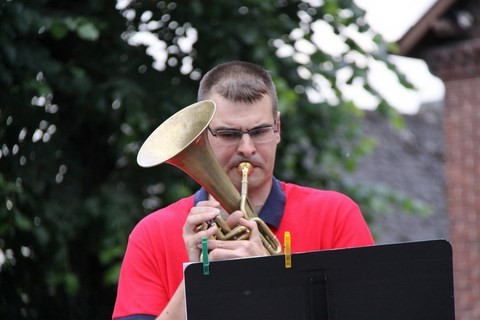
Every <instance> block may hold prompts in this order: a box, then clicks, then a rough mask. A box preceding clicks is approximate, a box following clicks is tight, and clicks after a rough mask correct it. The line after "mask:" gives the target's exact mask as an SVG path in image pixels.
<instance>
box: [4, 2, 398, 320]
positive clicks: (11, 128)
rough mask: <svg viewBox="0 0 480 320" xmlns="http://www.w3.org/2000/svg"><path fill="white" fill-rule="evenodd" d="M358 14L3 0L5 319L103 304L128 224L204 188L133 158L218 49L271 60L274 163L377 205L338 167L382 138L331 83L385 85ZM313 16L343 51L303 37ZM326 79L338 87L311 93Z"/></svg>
mask: <svg viewBox="0 0 480 320" xmlns="http://www.w3.org/2000/svg"><path fill="white" fill-rule="evenodd" d="M363 14H364V13H363V12H362V11H361V10H360V9H358V8H356V7H355V6H354V5H353V3H352V1H351V0H324V1H323V2H322V5H320V6H314V5H313V4H312V5H311V4H309V3H308V2H302V1H294V0H291V1H287V0H276V1H256V0H255V1H254V0H244V1H240V0H232V1H215V2H210V1H208V2H207V1H200V0H192V1H185V2H172V1H160V0H156V1H152V0H143V1H140V0H139V1H131V0H119V1H117V2H115V1H100V0H95V1H93V0H92V1H74V0H61V1H60V0H35V1H26V0H7V1H3V2H2V3H1V4H0V86H1V88H2V89H1V90H0V101H1V102H0V103H1V104H0V199H1V200H2V203H1V206H0V288H1V289H0V318H2V319H21V318H28V319H44V318H45V319H46V318H53V317H55V318H56V317H63V318H68V319H87V318H88V319H94V318H98V319H102V318H103V319H105V318H108V317H109V316H110V313H111V310H112V307H113V302H114V297H115V289H116V281H117V276H118V270H119V266H120V263H121V259H122V256H123V253H124V249H125V246H126V241H127V236H128V234H129V232H130V230H131V229H132V227H133V226H134V225H135V223H136V222H137V221H138V220H139V219H141V218H142V217H143V216H144V215H145V214H147V213H148V212H150V211H152V210H154V209H156V208H158V207H161V206H164V205H166V204H168V203H170V202H172V201H174V200H176V199H178V198H179V197H182V196H184V195H187V194H190V193H191V192H192V191H193V190H195V189H196V188H197V186H196V185H195V183H193V181H192V180H191V179H190V178H188V177H186V176H185V174H183V173H182V172H180V171H179V170H178V169H176V168H170V167H169V166H162V167H159V168H155V169H148V170H146V169H142V168H139V167H138V165H137V164H136V160H135V158H136V153H137V151H138V149H139V147H140V145H141V143H142V141H143V140H144V139H145V138H146V137H147V136H148V134H149V133H150V132H151V131H153V129H154V128H155V127H156V126H158V125H159V124H160V123H161V122H162V121H163V120H164V119H166V118H167V117H168V116H169V115H171V114H173V113H174V112H175V111H177V110H178V109H179V108H181V107H183V106H187V105H189V104H191V103H193V102H194V101H196V89H197V86H198V80H199V79H200V77H201V76H202V74H203V73H204V72H205V71H206V70H208V69H210V68H211V67H212V66H214V65H216V64H218V63H219V62H222V61H226V60H231V59H243V60H248V61H251V62H254V63H258V64H260V65H263V66H265V67H266V68H268V69H269V70H271V72H272V76H273V78H274V81H275V83H276V85H277V87H278V94H279V99H280V110H281V112H282V114H283V116H282V125H283V128H284V130H283V131H282V134H283V136H282V139H283V144H282V147H281V148H280V150H279V151H278V152H279V157H278V159H279V161H278V165H277V168H276V169H277V172H276V175H277V176H278V177H280V178H282V179H286V180H290V179H291V180H295V181H297V182H301V183H305V184H309V185H312V186H317V187H326V188H336V189H339V190H344V191H345V190H346V191H347V192H348V193H349V194H351V196H352V197H354V198H356V199H357V200H359V201H360V202H361V204H364V205H365V207H364V211H365V212H366V213H368V214H372V212H370V211H369V208H371V207H368V206H367V205H368V204H369V201H370V200H371V199H372V194H371V193H368V192H367V193H362V194H361V193H359V192H358V191H356V189H355V188H353V187H351V186H348V185H347V184H345V182H344V181H343V180H342V176H341V172H343V171H344V170H354V169H355V164H356V161H357V159H358V157H359V156H361V155H363V154H365V153H366V152H368V151H369V150H370V149H371V148H372V147H373V143H372V141H370V140H368V139H365V137H363V136H362V135H361V134H360V122H359V121H358V120H359V118H361V117H362V112H361V111H359V110H358V109H356V108H355V106H354V104H353V103H352V102H350V101H348V100H346V99H345V98H343V97H342V95H341V91H340V89H339V84H338V82H337V81H336V72H337V71H338V70H340V69H343V70H347V71H348V72H349V73H350V76H349V77H350V79H348V80H347V82H353V81H361V82H363V83H364V86H365V88H366V90H369V91H370V92H372V94H374V95H376V93H375V92H374V90H373V89H372V88H371V87H370V86H369V85H368V80H367V77H366V75H367V71H368V67H367V66H366V65H362V64H361V63H359V62H358V60H356V59H353V58H352V57H354V56H358V57H363V59H376V60H380V61H386V53H387V49H388V47H387V44H386V43H384V42H383V41H382V39H381V38H380V37H378V36H376V35H370V30H369V28H368V25H367V24H366V23H365V22H364V20H363ZM319 19H321V20H322V21H325V22H327V25H328V26H329V28H330V30H331V31H332V32H333V33H335V34H337V35H339V36H340V37H342V38H343V40H344V44H345V45H346V49H345V50H344V51H343V52H341V53H340V54H338V55H335V56H334V55H332V54H329V53H327V52H326V51H325V50H315V51H312V52H310V53H309V52H302V50H303V49H301V48H300V49H297V48H298V45H300V44H301V43H303V44H304V46H305V47H306V48H311V47H312V46H313V47H315V45H314V44H313V42H312V41H313V40H314V39H315V37H318V35H316V34H315V33H314V32H313V28H314V25H315V24H314V22H316V21H318V20H319ZM352 32H353V33H356V34H360V35H363V36H365V35H367V37H368V38H370V39H371V44H374V45H375V50H373V51H368V50H365V49H363V48H362V45H360V44H359V42H358V41H357V40H355V39H354V38H353V37H350V36H349V34H351V33H352ZM320 37H322V35H320ZM147 44H149V46H148V49H146V47H147ZM285 52H287V53H285ZM279 55H280V56H279ZM386 63H387V64H388V61H386ZM319 77H320V78H321V81H320V82H317V81H316V79H317V78H319ZM400 80H401V81H403V79H400ZM321 83H323V84H324V86H323V87H322V88H324V89H322V90H323V91H325V90H326V89H325V88H329V90H330V91H331V92H332V93H333V97H332V99H330V100H323V101H317V102H312V101H310V100H309V99H308V96H307V93H311V92H315V91H318V90H319V87H320V84H321ZM325 84H326V87H325ZM322 93H323V92H322ZM379 98H380V99H379V105H380V111H383V112H384V113H385V114H387V115H388V116H389V117H391V118H392V119H395V117H396V114H395V113H394V112H392V109H391V108H389V107H388V106H387V105H386V103H385V101H384V100H382V99H381V97H379Z"/></svg>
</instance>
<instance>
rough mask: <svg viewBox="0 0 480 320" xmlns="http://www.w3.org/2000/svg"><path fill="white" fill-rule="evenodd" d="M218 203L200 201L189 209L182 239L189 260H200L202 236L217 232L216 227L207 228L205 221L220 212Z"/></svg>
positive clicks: (209, 235) (208, 236)
mask: <svg viewBox="0 0 480 320" xmlns="http://www.w3.org/2000/svg"><path fill="white" fill-rule="evenodd" d="M219 208H220V204H219V203H218V202H217V201H213V200H207V201H200V202H199V203H198V204H197V205H196V206H195V207H193V208H192V209H191V210H190V213H189V214H188V217H187V220H186V221H185V225H184V226H183V241H184V242H185V247H186V249H187V253H188V259H189V260H190V261H191V262H199V261H200V253H201V251H202V238H203V237H207V238H210V237H211V236H213V235H214V234H215V232H217V230H218V228H217V227H211V228H208V229H207V222H208V221H211V220H213V219H214V218H215V217H216V216H217V215H219V214H220V209H219Z"/></svg>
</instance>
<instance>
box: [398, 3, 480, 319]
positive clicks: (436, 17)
mask: <svg viewBox="0 0 480 320" xmlns="http://www.w3.org/2000/svg"><path fill="white" fill-rule="evenodd" d="M399 45H400V48H401V51H402V54H403V55H407V56H412V57H417V58H421V59H423V60H425V61H426V62H427V64H428V65H429V67H430V69H431V71H432V73H433V74H435V75H437V76H438V77H440V78H441V79H442V80H443V81H444V83H445V90H446V91H445V109H444V113H443V128H444V139H445V178H446V180H445V185H446V199H447V213H448V221H449V223H448V225H449V236H448V238H449V240H450V242H451V244H452V246H453V266H454V286H455V309H456V319H457V320H471V319H480V1H478V0H458V1H452V0H438V1H437V2H436V4H435V5H433V6H432V8H431V10H430V11H429V12H428V13H427V14H425V16H424V17H423V18H422V19H421V21H419V22H418V23H417V25H416V26H414V27H413V28H411V30H410V31H409V32H408V33H407V34H406V35H405V36H404V38H403V39H402V40H400V41H399Z"/></svg>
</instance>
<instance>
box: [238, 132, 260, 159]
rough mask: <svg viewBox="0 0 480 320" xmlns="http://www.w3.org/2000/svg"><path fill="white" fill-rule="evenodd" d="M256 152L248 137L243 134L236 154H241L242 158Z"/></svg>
mask: <svg viewBox="0 0 480 320" xmlns="http://www.w3.org/2000/svg"><path fill="white" fill-rule="evenodd" d="M256 150H257V148H256V146H255V143H254V142H253V140H252V138H251V137H250V135H249V134H247V133H244V134H243V135H242V138H241V139H240V142H239V143H238V148H237V152H238V153H240V154H242V155H243V156H244V157H250V156H252V155H253V154H255V152H256Z"/></svg>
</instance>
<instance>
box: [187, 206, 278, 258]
mask: <svg viewBox="0 0 480 320" xmlns="http://www.w3.org/2000/svg"><path fill="white" fill-rule="evenodd" d="M219 208H220V204H219V203H218V202H217V201H214V200H207V201H201V202H199V203H198V204H197V206H195V207H193V208H192V209H191V210H190V213H189V214H188V217H187V220H186V222H185V225H184V227H183V240H184V242H185V246H186V248H187V253H188V258H189V260H190V261H191V262H198V261H200V253H201V251H202V238H203V237H207V238H208V239H209V240H208V249H209V250H210V253H209V259H210V260H225V259H233V258H244V257H254V256H264V255H268V252H267V250H266V249H265V247H264V246H263V244H262V240H261V238H260V232H259V230H258V226H257V223H256V222H254V221H250V220H247V219H245V218H243V213H242V212H241V211H239V210H237V211H235V212H233V213H232V214H231V215H230V216H229V217H228V218H227V219H226V221H225V222H226V223H227V224H228V226H229V227H230V228H232V229H233V228H234V227H235V226H237V225H241V226H245V227H247V228H248V229H250V238H249V239H248V240H226V241H224V240H215V239H214V238H213V237H212V236H213V235H214V234H215V233H216V232H217V230H218V227H211V228H207V222H209V221H211V220H213V219H214V218H215V217H216V216H217V215H219V214H220V209H219Z"/></svg>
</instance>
